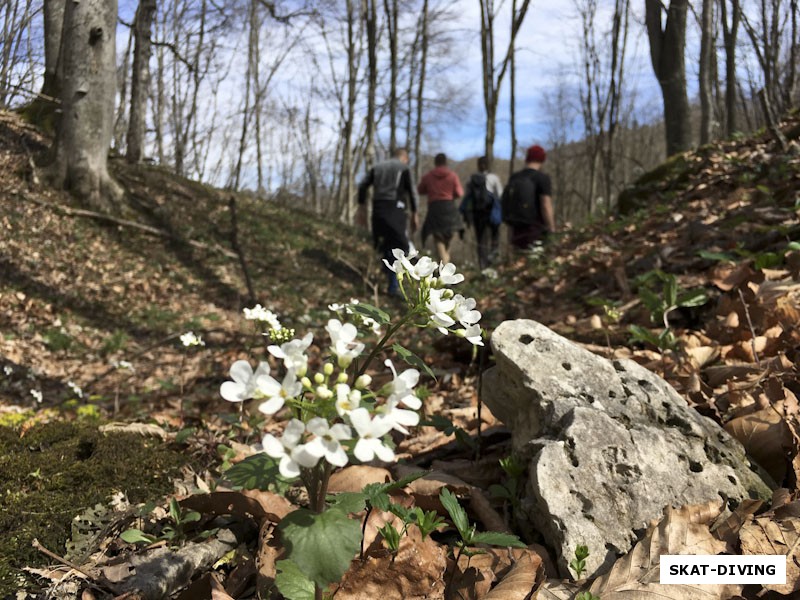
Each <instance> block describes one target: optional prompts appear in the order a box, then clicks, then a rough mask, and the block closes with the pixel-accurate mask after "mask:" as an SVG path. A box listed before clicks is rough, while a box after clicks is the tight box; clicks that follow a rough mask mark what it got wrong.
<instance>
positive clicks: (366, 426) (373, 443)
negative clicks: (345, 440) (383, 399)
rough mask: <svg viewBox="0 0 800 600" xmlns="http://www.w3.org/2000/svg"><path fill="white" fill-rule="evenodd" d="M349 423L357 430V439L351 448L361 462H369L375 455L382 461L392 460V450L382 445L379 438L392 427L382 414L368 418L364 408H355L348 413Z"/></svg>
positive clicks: (367, 412)
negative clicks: (354, 445)
mask: <svg viewBox="0 0 800 600" xmlns="http://www.w3.org/2000/svg"><path fill="white" fill-rule="evenodd" d="M348 416H349V417H350V423H351V424H352V425H353V427H355V430H356V432H358V437H359V440H358V442H357V443H356V447H355V448H354V449H353V454H354V455H355V457H356V458H357V459H358V460H360V461H361V462H369V461H371V460H372V459H373V458H375V457H376V456H377V457H378V458H379V459H381V460H382V461H384V462H390V461H392V460H394V451H393V450H392V449H391V448H389V447H388V446H384V445H383V442H382V441H381V438H382V437H383V436H384V435H386V434H387V433H389V431H391V430H392V428H393V427H394V423H392V422H391V421H390V420H389V419H387V418H386V417H385V416H384V415H377V416H375V417H374V418H370V415H369V411H367V409H366V408H357V409H355V410H354V411H351V412H350V414H349V415H348Z"/></svg>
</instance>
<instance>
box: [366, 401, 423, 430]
mask: <svg viewBox="0 0 800 600" xmlns="http://www.w3.org/2000/svg"><path fill="white" fill-rule="evenodd" d="M398 403H399V401H398V400H397V399H396V398H394V399H393V398H390V399H388V400H387V401H386V404H384V405H382V406H379V407H377V408H376V409H375V412H377V413H378V414H379V415H380V416H381V417H383V418H384V419H385V420H386V422H387V423H390V424H391V428H392V429H396V430H397V431H399V432H400V433H403V434H405V435H408V429H406V426H407V427H414V426H416V425H418V424H419V413H417V412H415V411H413V410H406V409H404V408H398V406H397V405H398Z"/></svg>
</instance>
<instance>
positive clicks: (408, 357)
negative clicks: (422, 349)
mask: <svg viewBox="0 0 800 600" xmlns="http://www.w3.org/2000/svg"><path fill="white" fill-rule="evenodd" d="M392 350H394V351H395V352H397V355H398V356H399V357H400V358H402V359H403V360H404V361H405V362H406V364H408V365H411V366H412V367H415V368H417V369H420V370H422V371H424V372H425V373H426V374H427V375H430V376H431V377H432V378H433V379H434V381H435V380H436V375H434V374H433V371H431V368H430V367H429V366H428V365H427V364H425V361H424V360H422V359H421V358H420V357H419V356H417V355H416V354H414V353H413V352H411V350H408V349H406V348H403V347H402V346H401V345H400V344H392Z"/></svg>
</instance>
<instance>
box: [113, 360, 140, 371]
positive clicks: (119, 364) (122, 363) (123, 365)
mask: <svg viewBox="0 0 800 600" xmlns="http://www.w3.org/2000/svg"><path fill="white" fill-rule="evenodd" d="M111 366H112V367H114V368H115V369H128V370H129V371H135V370H136V369H134V368H133V365H132V364H131V363H130V362H129V361H127V360H112V361H111Z"/></svg>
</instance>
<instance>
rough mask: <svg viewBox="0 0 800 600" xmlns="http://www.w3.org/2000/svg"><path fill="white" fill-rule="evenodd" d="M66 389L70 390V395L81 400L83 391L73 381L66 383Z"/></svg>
mask: <svg viewBox="0 0 800 600" xmlns="http://www.w3.org/2000/svg"><path fill="white" fill-rule="evenodd" d="M67 387H68V388H69V389H71V390H72V393H73V394H75V395H76V396H77V397H78V398H83V390H82V389H81V388H80V386H79V385H78V384H77V383H75V382H74V381H68V382H67Z"/></svg>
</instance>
